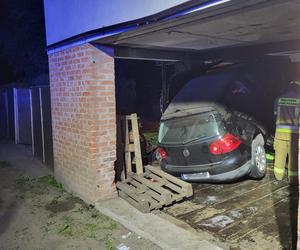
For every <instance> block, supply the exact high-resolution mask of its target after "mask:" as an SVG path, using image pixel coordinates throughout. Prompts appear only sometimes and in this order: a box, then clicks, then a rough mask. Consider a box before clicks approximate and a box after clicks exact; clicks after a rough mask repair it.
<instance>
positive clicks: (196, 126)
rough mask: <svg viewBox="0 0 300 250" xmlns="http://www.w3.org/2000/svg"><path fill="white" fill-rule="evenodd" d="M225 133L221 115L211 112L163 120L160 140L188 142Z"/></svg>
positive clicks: (173, 142) (163, 142)
mask: <svg viewBox="0 0 300 250" xmlns="http://www.w3.org/2000/svg"><path fill="white" fill-rule="evenodd" d="M224 133H225V131H224V124H223V121H222V118H221V115H220V114H219V113H215V112H209V113H202V114H196V115H191V116H185V117H180V118H174V119H170V120H166V121H163V122H161V124H160V127H159V133H158V142H159V143H161V144H186V143H190V142H193V141H198V140H202V139H203V140H204V139H208V138H211V137H215V136H218V135H224Z"/></svg>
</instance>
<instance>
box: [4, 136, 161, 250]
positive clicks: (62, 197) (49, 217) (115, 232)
mask: <svg viewBox="0 0 300 250" xmlns="http://www.w3.org/2000/svg"><path fill="white" fill-rule="evenodd" d="M0 249H1V250H8V249H22V250H23V249H28V250H29V249H30V250H32V249H47V250H48V249H109V250H112V249H121V250H127V249H135V250H140V249H154V250H155V249H161V248H160V247H159V246H157V245H156V244H155V243H153V242H151V241H150V240H147V239H145V238H143V237H142V236H141V235H139V234H136V233H134V232H133V231H131V230H128V229H127V228H125V227H124V226H122V225H121V224H120V223H118V222H116V221H114V220H112V219H110V218H108V217H107V216H105V215H103V214H102V213H100V212H99V211H98V210H96V209H95V208H94V207H92V206H88V205H87V204H85V203H84V202H83V201H82V200H80V199H79V198H77V197H75V196H73V195H72V194H70V193H68V192H66V191H65V190H64V189H63V187H62V186H61V185H60V184H59V183H57V182H56V181H55V180H54V179H53V177H52V175H51V172H50V171H49V170H48V169H47V168H46V167H45V166H44V165H43V164H41V163H40V162H39V161H38V160H36V159H34V158H33V157H32V154H31V151H30V147H28V146H22V145H14V144H13V143H11V142H8V141H0Z"/></svg>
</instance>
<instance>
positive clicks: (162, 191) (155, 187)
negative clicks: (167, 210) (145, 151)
mask: <svg viewBox="0 0 300 250" xmlns="http://www.w3.org/2000/svg"><path fill="white" fill-rule="evenodd" d="M130 177H131V178H133V179H135V180H137V181H139V182H141V183H142V184H144V185H146V186H147V187H149V188H150V189H152V190H153V191H155V192H157V193H158V194H160V195H163V196H164V197H165V199H166V200H168V201H169V200H172V193H171V192H170V191H169V190H166V189H164V188H162V187H160V186H158V185H155V183H153V182H151V181H150V180H147V179H145V178H143V177H142V176H138V175H136V174H131V175H130Z"/></svg>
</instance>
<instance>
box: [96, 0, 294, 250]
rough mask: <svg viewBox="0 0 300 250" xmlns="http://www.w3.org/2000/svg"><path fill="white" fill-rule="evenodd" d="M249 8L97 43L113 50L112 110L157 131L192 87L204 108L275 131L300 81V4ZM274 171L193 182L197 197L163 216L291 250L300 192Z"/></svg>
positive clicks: (232, 7)
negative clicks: (283, 104)
mask: <svg viewBox="0 0 300 250" xmlns="http://www.w3.org/2000/svg"><path fill="white" fill-rule="evenodd" d="M255 2H256V3H253V4H249V5H248V4H247V3H246V1H240V3H239V4H238V3H235V4H231V3H227V4H225V5H224V6H222V7H219V6H218V7H214V8H212V9H211V10H210V11H207V12H203V13H200V14H199V13H194V12H193V11H191V12H189V15H185V14H182V15H181V18H177V19H174V20H173V18H172V17H169V18H168V19H166V20H162V21H159V20H158V21H157V20H156V22H153V23H152V25H150V26H149V27H145V28H144V27H142V28H140V29H138V30H133V31H130V32H126V33H123V34H121V35H120V34H119V35H116V36H111V37H108V38H104V39H101V40H99V41H98V42H99V43H100V44H105V45H113V46H115V58H116V69H115V70H116V84H117V85H116V95H117V112H119V114H126V113H130V110H133V111H134V112H137V113H138V115H139V116H140V117H141V123H142V126H144V132H147V129H149V131H151V132H155V129H157V127H158V123H159V118H160V115H161V111H163V110H164V109H165V108H166V107H167V105H168V103H169V102H170V101H172V100H173V98H174V96H176V94H177V93H179V92H180V90H182V89H184V88H185V87H186V86H187V85H194V87H192V89H190V92H189V91H187V93H191V92H194V90H197V93H200V95H201V98H199V95H197V97H198V99H199V100H200V101H201V100H207V98H208V99H212V100H214V101H218V102H222V103H224V104H225V105H226V106H229V107H230V108H233V109H237V110H239V111H241V112H244V113H246V114H248V115H250V116H253V117H254V118H255V119H257V120H258V121H260V122H261V123H262V124H263V125H264V126H265V127H266V128H267V129H268V131H270V134H274V131H275V116H274V103H275V100H276V98H277V97H278V96H279V95H280V94H281V93H282V92H283V91H284V90H285V89H286V88H287V87H288V86H289V83H290V81H292V80H297V79H298V78H299V73H300V72H299V42H298V41H299V38H300V37H299V34H300V30H299V27H300V26H299V17H298V14H297V13H298V11H299V7H300V5H299V2H298V1H285V2H282V1H273V2H272V3H268V1H255ZM232 69H234V70H232ZM231 71H234V73H233V75H234V76H232V75H230V74H228V72H231ZM209 75H213V76H215V77H214V78H213V79H210V78H207V76H209ZM208 79H209V81H207V80H208ZM125 85H127V86H129V87H128V88H129V89H131V90H132V91H129V92H130V94H131V95H130V94H129V96H127V97H126V98H127V99H128V98H129V99H133V97H134V98H135V100H134V104H135V105H134V104H132V103H131V104H130V105H131V107H128V111H126V110H125V111H124V110H122V108H124V106H123V103H124V101H122V98H124V96H123V97H122V95H126V94H124V88H122V86H125ZM126 88H127V87H126ZM126 88H125V89H126ZM126 91H128V89H127V90H126ZM133 92H134V93H133ZM189 97H190V96H189ZM118 103H119V105H118ZM149 124H151V125H149ZM156 131H157V130H156ZM272 168H273V167H272V162H269V165H268V173H267V175H266V177H265V178H264V179H263V180H261V181H254V180H250V179H244V180H240V181H238V182H234V183H223V184H199V183H198V184H193V188H194V197H193V199H191V200H187V201H185V202H182V203H180V204H176V205H174V206H171V207H168V208H165V211H166V212H167V213H168V214H170V215H172V216H174V217H176V218H177V219H180V220H182V221H184V222H185V223H187V224H188V225H189V226H190V227H192V228H194V229H196V230H198V231H202V230H204V231H207V232H209V233H210V234H211V235H213V236H214V237H216V239H218V240H221V241H225V242H227V243H228V244H229V245H230V246H231V248H232V249H240V248H241V249H258V248H259V249H270V248H274V249H289V248H290V247H291V246H292V245H293V247H294V246H295V245H294V244H295V242H296V230H297V225H296V224H297V208H298V190H297V189H295V188H293V187H290V186H289V185H288V183H287V180H284V181H282V182H278V181H276V180H275V179H274V176H273V172H272Z"/></svg>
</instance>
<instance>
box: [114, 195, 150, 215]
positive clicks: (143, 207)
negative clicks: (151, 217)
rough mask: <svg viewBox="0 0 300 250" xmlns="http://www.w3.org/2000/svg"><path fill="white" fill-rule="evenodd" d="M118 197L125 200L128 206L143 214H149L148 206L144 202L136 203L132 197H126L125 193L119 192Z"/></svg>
mask: <svg viewBox="0 0 300 250" xmlns="http://www.w3.org/2000/svg"><path fill="white" fill-rule="evenodd" d="M119 196H120V197H121V198H123V199H124V200H126V201H127V202H128V203H129V204H131V205H132V206H134V207H135V208H137V209H138V210H140V211H141V212H143V213H149V212H150V206H149V205H148V204H147V203H146V202H140V201H139V202H137V201H136V200H135V199H133V198H132V197H130V196H128V195H127V194H126V193H125V192H123V191H121V190H119Z"/></svg>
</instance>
